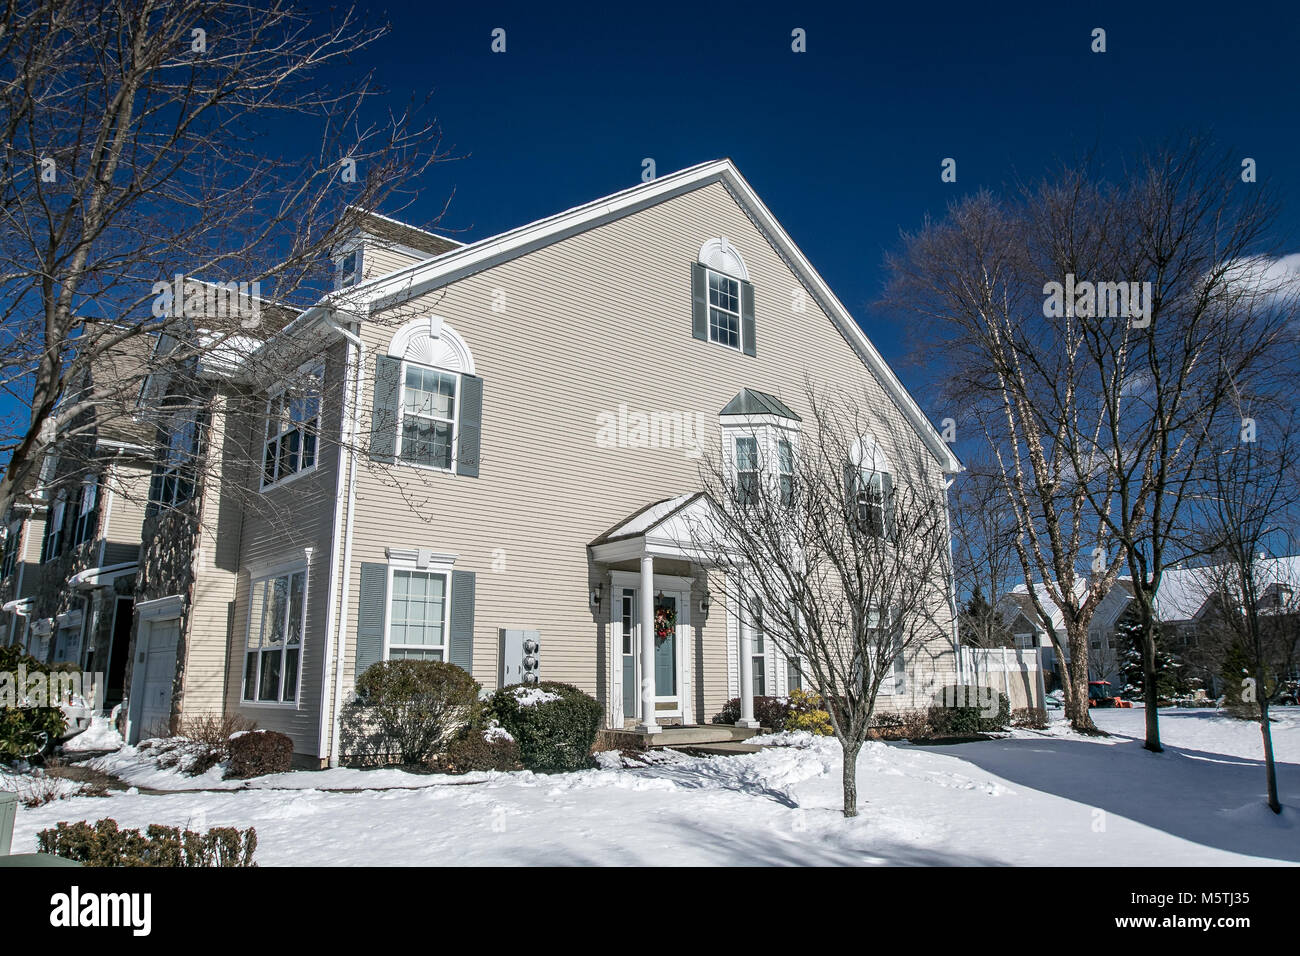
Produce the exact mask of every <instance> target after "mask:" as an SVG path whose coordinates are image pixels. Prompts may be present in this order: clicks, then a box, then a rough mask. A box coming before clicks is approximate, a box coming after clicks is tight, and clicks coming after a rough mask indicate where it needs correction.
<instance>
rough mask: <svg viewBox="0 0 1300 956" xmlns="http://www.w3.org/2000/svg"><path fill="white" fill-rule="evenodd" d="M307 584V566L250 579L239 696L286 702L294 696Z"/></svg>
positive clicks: (296, 685) (257, 700) (296, 687)
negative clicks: (247, 617)
mask: <svg viewBox="0 0 1300 956" xmlns="http://www.w3.org/2000/svg"><path fill="white" fill-rule="evenodd" d="M306 587H307V571H306V569H301V570H297V571H289V572H286V573H283V574H277V575H273V576H271V577H265V578H261V579H259V580H257V581H254V582H253V592H252V603H251V605H250V610H249V623H248V642H247V647H246V649H245V654H244V700H246V701H250V702H254V703H259V704H280V703H286V704H288V703H293V702H294V701H296V700H297V699H298V670H299V664H300V662H301V660H302V634H303V626H304V624H305V621H306V617H305V615H304V613H303V596H304V593H305V591H306Z"/></svg>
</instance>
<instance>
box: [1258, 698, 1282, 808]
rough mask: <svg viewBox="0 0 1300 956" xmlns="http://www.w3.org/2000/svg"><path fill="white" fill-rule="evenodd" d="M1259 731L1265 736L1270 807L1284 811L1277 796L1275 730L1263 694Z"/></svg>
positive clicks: (1260, 704) (1265, 765)
mask: <svg viewBox="0 0 1300 956" xmlns="http://www.w3.org/2000/svg"><path fill="white" fill-rule="evenodd" d="M1259 733H1260V736H1261V737H1263V738H1264V775H1265V776H1266V777H1267V778H1268V808H1269V809H1270V810H1272V811H1273V812H1274V813H1281V812H1282V804H1281V802H1280V801H1279V800H1278V798H1277V767H1276V766H1275V765H1274V763H1273V730H1272V728H1270V727H1269V725H1268V701H1266V700H1264V697H1263V694H1262V693H1261V694H1260V698H1259Z"/></svg>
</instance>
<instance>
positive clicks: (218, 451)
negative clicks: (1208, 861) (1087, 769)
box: [129, 161, 959, 764]
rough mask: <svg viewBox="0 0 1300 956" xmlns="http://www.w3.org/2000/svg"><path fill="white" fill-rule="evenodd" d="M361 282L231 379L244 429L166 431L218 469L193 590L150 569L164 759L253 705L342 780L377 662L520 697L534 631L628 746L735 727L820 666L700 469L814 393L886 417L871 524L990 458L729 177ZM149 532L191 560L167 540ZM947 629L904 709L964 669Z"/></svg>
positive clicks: (901, 691) (383, 264)
mask: <svg viewBox="0 0 1300 956" xmlns="http://www.w3.org/2000/svg"><path fill="white" fill-rule="evenodd" d="M378 233H383V234H382V235H379V234H378ZM338 270H339V276H340V279H339V285H340V289H339V290H338V291H336V292H335V293H334V294H332V295H330V296H327V297H326V298H325V299H323V300H322V301H321V302H319V303H318V304H317V305H316V306H314V307H313V308H311V309H308V310H307V311H305V312H304V313H302V314H301V315H300V316H298V317H297V318H296V319H294V320H293V321H292V322H290V323H288V325H287V326H286V327H285V328H284V329H283V330H282V331H280V332H278V333H277V334H274V335H271V336H269V337H267V339H266V342H265V344H263V345H262V346H260V347H259V348H257V349H256V350H255V353H254V354H253V355H251V356H250V357H249V361H247V362H246V363H243V364H242V365H241V366H240V367H239V368H237V369H235V370H233V371H232V372H231V373H230V375H229V376H228V378H227V379H226V381H225V384H224V385H222V386H221V387H220V388H218V389H216V392H217V393H219V394H224V395H227V396H228V397H226V398H223V399H221V401H222V402H224V403H225V405H224V410H223V411H221V413H218V412H217V410H215V409H213V410H212V411H211V412H210V413H208V412H205V413H203V414H204V415H206V417H200V418H197V419H184V420H181V421H179V422H178V423H177V424H176V426H175V427H173V428H170V429H168V430H167V431H168V433H169V434H171V435H173V436H182V437H181V438H180V443H181V444H182V445H183V446H184V455H182V456H181V458H182V460H184V459H185V455H189V456H191V459H190V460H195V461H201V462H202V463H203V464H201V465H200V466H196V472H197V471H202V472H203V473H204V474H205V475H206V476H207V477H206V478H204V479H202V480H201V481H200V482H198V483H196V484H194V485H193V486H192V487H191V486H183V487H184V488H185V491H186V493H187V494H189V495H190V496H191V500H193V501H195V502H197V505H196V507H197V511H198V513H197V516H195V517H192V518H190V519H189V522H190V523H189V524H188V525H187V528H188V529H189V531H190V533H191V538H190V539H189V540H192V541H194V542H195V544H194V546H193V547H192V548H191V549H189V550H190V553H191V557H190V559H189V563H188V565H186V567H185V569H184V570H183V572H182V573H176V574H171V573H169V574H160V573H155V570H154V565H155V564H157V565H158V566H159V567H161V566H162V563H163V562H162V561H161V559H156V558H155V557H154V556H153V555H152V554H151V553H150V552H149V548H152V547H158V546H161V545H154V544H150V545H147V548H146V557H145V559H144V560H145V569H144V570H143V572H142V574H141V581H142V587H143V588H144V590H143V591H142V592H141V594H140V595H139V597H140V604H139V611H140V613H139V619H140V620H139V626H138V629H137V635H136V650H135V652H134V653H133V661H134V664H133V667H134V668H135V669H136V676H134V677H133V678H132V679H131V698H132V707H131V713H132V727H131V728H130V731H129V732H130V734H131V736H132V737H133V738H138V737H139V735H140V734H141V733H143V732H145V731H146V729H147V728H148V727H149V726H151V725H156V724H158V723H160V722H163V723H171V724H172V725H175V723H176V722H177V721H178V720H183V719H184V718H185V717H187V716H197V715H203V714H225V715H235V714H237V715H240V716H242V717H245V718H248V719H252V720H256V721H257V723H258V725H259V726H261V727H263V728H268V729H274V730H279V731H282V732H284V733H286V734H288V735H289V736H290V737H292V739H293V741H294V747H295V753H296V754H297V756H298V758H299V760H300V761H302V762H304V763H313V764H320V763H324V762H336V761H338V760H339V759H340V757H341V756H344V748H345V746H346V745H345V742H344V741H343V740H342V739H341V736H340V726H339V713H340V708H341V707H342V705H343V704H344V703H345V702H346V701H347V700H348V698H349V697H350V695H351V692H352V688H353V686H354V684H355V680H356V676H357V674H358V673H360V672H361V671H363V670H364V669H365V668H367V667H369V666H370V665H372V664H374V663H375V662H377V661H380V660H384V659H399V658H401V659H422V660H445V661H450V662H451V663H454V664H458V665H460V666H462V667H464V668H465V669H466V670H468V671H470V672H471V673H472V674H473V675H474V677H475V678H476V679H477V680H478V681H479V682H481V683H482V684H483V685H484V686H485V687H488V688H492V687H495V686H499V685H500V684H502V683H503V682H506V683H510V682H516V681H518V680H519V679H520V676H521V673H522V672H521V656H522V646H523V642H524V641H525V640H528V639H532V640H536V641H537V642H538V643H539V645H540V649H539V652H538V655H537V656H538V658H539V660H540V667H539V670H538V673H539V674H540V677H541V678H542V679H545V680H558V681H565V682H568V683H572V684H576V685H577V686H579V687H581V688H583V689H584V690H586V691H588V692H589V693H592V694H593V695H594V696H596V698H597V699H598V700H600V702H601V703H602V705H603V706H604V709H605V715H606V722H607V725H608V726H611V727H637V728H640V729H642V730H645V731H653V730H655V729H657V728H659V727H662V726H664V725H666V724H673V723H706V722H708V721H709V720H710V718H711V717H712V716H713V715H714V714H716V713H717V712H718V711H720V710H721V708H722V706H723V704H724V703H725V702H726V700H727V699H728V698H731V697H736V696H738V695H740V689H741V688H742V687H746V686H749V687H752V688H753V690H754V692H755V693H765V694H784V693H787V692H788V691H789V690H790V689H791V688H792V686H794V685H796V684H798V683H799V681H800V676H799V674H800V670H799V662H798V661H786V660H783V659H782V657H781V655H780V653H779V650H778V648H777V647H776V646H775V644H774V643H773V642H772V641H770V640H765V639H764V635H763V633H762V624H761V617H759V616H756V615H754V614H751V613H749V612H748V611H746V612H745V613H741V611H740V609H739V608H737V607H735V606H731V605H732V602H729V601H727V600H724V599H723V598H722V595H723V594H726V593H731V590H732V589H731V588H730V587H727V586H725V585H726V582H724V581H723V580H721V578H720V577H719V574H720V572H719V571H718V570H717V569H716V568H714V567H711V566H710V563H711V562H710V559H709V555H708V552H707V549H705V548H703V547H701V546H700V544H699V542H697V541H694V540H693V537H692V536H693V531H692V529H693V528H696V527H698V523H697V522H696V521H695V519H696V518H699V517H701V516H702V515H703V514H705V513H706V511H707V509H708V507H709V506H710V505H709V501H708V499H707V497H705V496H703V495H701V494H700V493H699V491H700V486H701V478H700V471H699V469H700V464H701V458H700V456H701V455H703V454H721V455H723V456H724V458H725V460H726V461H727V463H728V468H729V470H730V472H731V473H732V474H737V475H741V476H743V474H744V473H745V472H747V471H750V470H752V469H761V468H768V469H775V470H777V471H779V470H781V469H782V465H781V462H782V461H787V462H788V461H789V460H790V459H789V456H790V455H797V454H798V446H799V443H800V439H801V435H802V434H803V430H804V429H805V428H807V427H809V426H808V424H807V421H808V418H809V416H808V415H807V411H808V410H807V409H806V408H805V398H804V383H805V380H806V379H807V380H811V381H812V382H813V383H814V384H815V385H816V386H819V387H834V388H839V389H843V390H845V391H847V392H849V393H852V394H854V395H855V396H861V397H862V400H863V401H864V403H865V407H864V408H863V415H864V418H865V419H866V420H868V421H869V422H870V425H869V427H868V428H867V429H865V430H864V433H863V434H862V435H861V436H860V437H859V439H858V441H857V443H856V447H855V455H854V467H856V468H857V469H858V470H859V481H860V484H861V487H862V488H864V489H866V491H864V495H865V496H866V498H867V499H868V501H867V507H868V508H870V507H872V506H873V502H874V503H875V504H874V506H875V507H881V506H882V504H881V503H882V502H883V501H884V500H885V499H886V498H887V489H888V488H889V485H890V481H891V476H893V475H895V474H896V473H898V472H899V471H900V470H901V466H902V465H903V464H904V463H908V462H918V461H919V462H921V463H922V467H923V468H924V474H923V475H922V476H921V477H920V478H919V479H918V480H923V481H927V482H930V483H932V484H933V486H934V487H936V488H941V487H942V486H943V482H944V481H945V480H946V476H948V475H950V474H952V473H954V472H955V471H956V470H957V469H958V468H959V465H958V463H957V461H956V459H955V458H954V457H953V455H952V453H951V451H950V450H949V448H948V446H947V445H946V444H944V442H943V441H942V439H941V438H940V436H939V434H938V433H937V432H936V431H935V429H934V428H933V427H932V426H931V425H930V423H929V422H928V420H927V419H926V418H925V416H924V415H923V413H922V412H921V411H920V409H919V408H918V407H917V406H916V404H915V403H914V401H913V400H912V399H911V398H910V397H909V396H908V394H907V392H906V391H905V389H904V388H903V386H902V385H901V383H900V382H899V381H898V379H897V378H896V376H895V375H894V374H893V372H892V371H891V370H890V369H889V367H888V366H887V365H886V363H885V362H884V361H883V360H882V359H881V357H880V355H879V354H878V353H877V352H876V350H875V349H874V348H873V347H872V345H871V344H870V342H869V341H868V339H867V337H866V336H865V334H864V333H863V331H862V330H861V328H860V327H859V326H858V325H857V324H856V322H855V321H854V320H853V318H852V316H851V315H850V314H849V313H848V311H847V310H846V309H845V308H844V307H843V305H842V304H841V303H840V302H839V300H838V299H836V298H835V296H834V294H833V293H832V292H831V291H830V289H829V288H828V287H827V286H826V285H825V283H824V282H823V280H822V279H821V278H820V277H819V276H818V275H817V273H816V271H815V270H814V269H813V268H812V266H811V265H810V264H809V263H808V262H807V260H806V259H805V258H804V256H803V255H802V253H800V251H799V250H798V248H797V247H795V245H794V243H793V242H792V241H791V239H790V237H789V236H788V235H786V233H785V232H784V230H783V229H782V228H781V226H780V224H779V223H777V221H776V220H775V218H773V216H772V215H771V213H770V212H769V211H768V210H767V208H766V207H765V206H764V205H763V203H762V202H761V201H760V200H759V199H758V197H757V196H756V195H755V194H754V193H753V191H752V189H751V188H750V187H749V185H748V184H747V183H746V182H745V180H744V179H743V178H742V177H741V176H740V174H739V173H738V172H737V171H736V169H735V167H734V166H733V165H732V164H731V163H730V162H728V161H719V162H712V163H706V164H702V165H700V166H696V167H692V168H690V169H687V170H684V171H682V172H680V173H676V174H673V175H670V176H665V177H661V178H659V179H657V180H655V181H653V182H650V183H646V184H642V185H639V186H637V187H634V188H632V189H628V190H625V191H623V192H620V193H617V194H615V195H613V196H608V197H604V198H602V199H599V200H596V201H594V202H591V203H588V204H586V205H584V206H580V207H577V208H575V209H571V210H568V211H566V212H563V213H560V214H558V215H556V216H552V217H550V218H547V219H544V220H541V221H539V222H536V223H532V224H530V225H527V226H523V227H521V228H519V229H515V230H512V231H510V232H507V233H503V234H501V235H498V236H494V237H491V238H489V239H485V240H482V241H480V242H476V243H472V244H469V245H459V244H455V243H451V242H449V241H447V240H442V239H441V238H440V237H436V236H432V235H430V234H428V233H423V232H421V231H420V230H415V229H412V228H411V227H409V226H403V225H402V224H400V223H393V222H392V221H391V220H384V219H382V218H381V217H376V218H375V220H374V229H373V230H371V229H366V230H363V232H362V234H360V235H359V236H358V237H356V239H355V240H354V241H353V242H352V243H350V244H349V245H348V246H346V247H345V248H344V249H343V250H342V251H341V255H340V258H339V261H338ZM274 370H278V372H275V374H272V373H273V371H274ZM277 375H278V377H279V379H280V384H278V385H277V384H275V383H274V382H273V381H271V379H272V378H274V377H276V376H277ZM186 435H193V436H195V437H193V438H192V439H191V438H185V437H184V436H186ZM217 456H224V457H225V458H226V461H225V463H224V464H219V465H215V466H214V463H213V459H214V457H217ZM232 461H233V462H238V463H240V465H241V467H239V468H235V467H233V466H232V464H231V462H232ZM214 467H217V468H219V469H220V471H221V474H222V479H221V481H220V482H217V483H216V485H218V486H216V487H214V483H213V481H212V479H211V472H212V471H213V468H214ZM160 475H161V472H160V473H159V474H156V475H155V489H156V492H157V494H158V495H159V496H160V497H161V498H166V497H167V494H168V493H167V487H168V486H166V485H165V484H159V480H160ZM771 477H772V478H773V480H777V481H779V478H780V475H778V474H776V473H775V472H774V473H773V475H772V476H771ZM183 480H190V479H188V478H186V479H183ZM200 484H202V485H203V487H202V488H200V487H199V485H200ZM873 494H874V495H875V497H872V495H873ZM173 504H174V503H173ZM227 511H228V513H227ZM212 512H215V514H213V513H212ZM158 520H159V522H161V521H163V520H165V519H164V518H162V517H159V519H158ZM146 539H147V540H149V541H159V542H161V541H163V540H165V541H167V542H168V546H169V547H173V548H175V549H176V550H177V551H178V552H181V553H184V552H185V551H186V547H185V546H177V545H176V544H175V541H174V535H173V534H172V532H171V531H170V530H166V529H165V528H164V526H163V525H162V524H158V525H156V526H154V525H151V526H149V527H148V528H147V529H146ZM175 540H185V539H184V538H183V536H182V537H181V538H176V539H175ZM209 580H211V581H212V582H213V583H212V584H211V585H208V583H207V582H208V581H209ZM939 584H940V585H941V590H943V591H944V592H945V593H947V594H950V586H951V582H950V581H943V582H939ZM209 586H210V587H211V589H212V594H211V596H210V597H209V598H206V599H205V598H204V597H202V596H201V592H202V591H203V589H204V588H206V587H209ZM164 592H166V593H164ZM942 612H943V623H941V624H940V625H937V626H936V627H935V629H934V633H933V636H932V638H931V639H930V640H929V641H928V642H927V643H926V645H925V646H924V647H923V648H920V649H918V653H916V654H915V655H913V656H912V657H911V658H909V659H907V660H903V659H900V660H899V661H897V662H896V664H895V668H894V672H893V673H892V674H891V675H890V677H889V678H888V679H887V681H886V684H885V687H884V688H883V691H884V696H883V697H882V700H881V705H880V708H881V710H884V711H889V710H899V709H910V708H911V707H914V706H918V705H920V704H921V703H923V702H928V694H929V693H930V692H931V690H932V688H933V687H934V686H935V685H938V684H942V683H950V682H952V681H953V680H955V679H956V674H957V655H956V649H955V644H954V642H955V640H956V633H955V628H954V627H953V626H952V624H953V622H952V620H951V614H950V613H948V605H945V607H944V608H943V609H942ZM656 620H659V621H660V622H663V621H669V622H671V623H670V624H668V625H667V626H660V627H658V628H656ZM657 631H658V632H659V633H656V632H657ZM142 662H143V664H144V666H143V667H142V666H141V664H142ZM647 669H648V670H647ZM650 671H652V673H651V672H650ZM643 672H644V674H643ZM643 676H644V679H643ZM219 691H220V693H218V692H219ZM164 698H165V699H166V700H165V702H164ZM746 710H748V708H747V707H746Z"/></svg>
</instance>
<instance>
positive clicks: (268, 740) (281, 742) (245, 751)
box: [226, 730, 293, 780]
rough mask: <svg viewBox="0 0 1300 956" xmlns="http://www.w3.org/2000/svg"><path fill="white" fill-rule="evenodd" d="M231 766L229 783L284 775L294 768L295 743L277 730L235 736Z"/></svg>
mask: <svg viewBox="0 0 1300 956" xmlns="http://www.w3.org/2000/svg"><path fill="white" fill-rule="evenodd" d="M226 746H227V749H228V751H229V753H230V763H229V764H227V766H226V779H228V780H229V779H243V778H245V777H260V776H262V775H263V774H267V773H284V772H286V771H287V770H289V769H290V768H291V767H292V766H293V740H292V738H290V737H288V736H287V735H285V734H280V733H276V732H275V731H274V730H250V731H247V732H244V733H238V734H235V735H234V736H233V737H231V738H230V743H228V744H227V745H226Z"/></svg>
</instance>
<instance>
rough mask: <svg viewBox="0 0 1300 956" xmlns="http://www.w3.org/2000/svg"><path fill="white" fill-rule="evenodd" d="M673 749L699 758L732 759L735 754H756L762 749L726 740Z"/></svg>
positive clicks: (755, 745) (754, 745) (756, 745)
mask: <svg viewBox="0 0 1300 956" xmlns="http://www.w3.org/2000/svg"><path fill="white" fill-rule="evenodd" d="M673 749H674V750H681V752H682V753H687V754H695V755H697V756H701V757H734V756H736V755H737V754H756V753H758V752H759V751H760V750H762V749H763V748H762V746H761V745H760V744H742V743H739V742H737V741H734V740H728V741H724V742H722V743H716V744H686V745H684V746H680V747H674V748H673Z"/></svg>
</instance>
